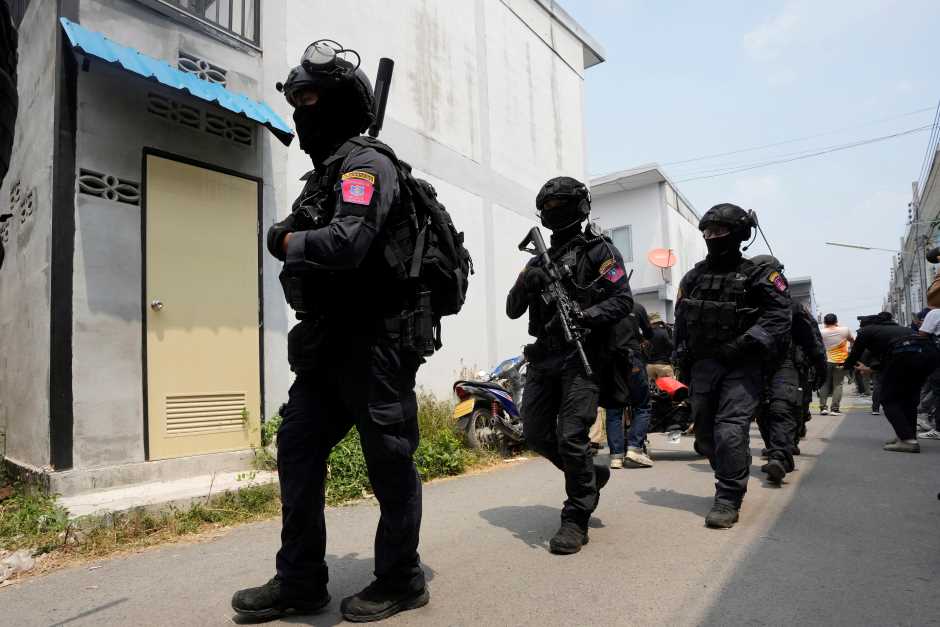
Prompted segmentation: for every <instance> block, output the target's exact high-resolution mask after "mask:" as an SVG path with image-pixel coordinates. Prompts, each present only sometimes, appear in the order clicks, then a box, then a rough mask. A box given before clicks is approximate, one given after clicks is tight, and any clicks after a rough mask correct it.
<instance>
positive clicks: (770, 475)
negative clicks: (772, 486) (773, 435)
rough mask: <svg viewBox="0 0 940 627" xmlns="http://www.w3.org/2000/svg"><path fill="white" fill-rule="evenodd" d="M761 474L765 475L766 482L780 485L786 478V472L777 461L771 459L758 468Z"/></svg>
mask: <svg viewBox="0 0 940 627" xmlns="http://www.w3.org/2000/svg"><path fill="white" fill-rule="evenodd" d="M760 469H761V472H765V473H767V480H768V481H770V482H771V483H776V484H777V485H780V484H781V483H783V478H784V477H786V476H787V470H786V468H784V467H783V463H782V462H781V461H780V460H779V459H772V460H770V461H769V462H767V463H766V464H764V465H763V466H761V467H760Z"/></svg>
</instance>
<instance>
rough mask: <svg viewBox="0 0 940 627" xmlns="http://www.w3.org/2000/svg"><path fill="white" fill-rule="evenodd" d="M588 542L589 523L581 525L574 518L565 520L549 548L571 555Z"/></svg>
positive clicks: (558, 552)
mask: <svg viewBox="0 0 940 627" xmlns="http://www.w3.org/2000/svg"><path fill="white" fill-rule="evenodd" d="M608 476H609V473H608ZM587 543H588V531H587V525H579V524H578V523H576V522H574V521H573V520H563V521H561V527H559V529H558V532H557V533H556V534H555V535H554V536H553V537H552V539H551V540H550V541H549V543H548V549H549V550H550V551H551V552H552V553H554V554H555V555H571V554H572V553H577V552H578V551H580V550H581V547H582V546H584V545H585V544H587Z"/></svg>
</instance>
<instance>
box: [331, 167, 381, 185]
mask: <svg viewBox="0 0 940 627" xmlns="http://www.w3.org/2000/svg"><path fill="white" fill-rule="evenodd" d="M340 178H341V179H342V180H344V181H346V180H348V179H362V180H363V181H368V182H369V183H371V184H372V185H375V175H374V174H370V173H369V172H363V171H362V170H353V171H352V172H346V173H345V174H343V176H341V177H340Z"/></svg>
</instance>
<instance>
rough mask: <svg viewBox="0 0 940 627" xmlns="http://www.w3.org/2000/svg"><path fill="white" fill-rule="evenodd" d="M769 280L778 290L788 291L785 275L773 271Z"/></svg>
mask: <svg viewBox="0 0 940 627" xmlns="http://www.w3.org/2000/svg"><path fill="white" fill-rule="evenodd" d="M767 280H768V281H769V282H770V283H772V284H773V286H774V287H775V288H777V291H778V292H786V291H787V280H786V279H785V278H783V275H782V274H780V273H779V272H771V273H770V275H769V276H768V277H767Z"/></svg>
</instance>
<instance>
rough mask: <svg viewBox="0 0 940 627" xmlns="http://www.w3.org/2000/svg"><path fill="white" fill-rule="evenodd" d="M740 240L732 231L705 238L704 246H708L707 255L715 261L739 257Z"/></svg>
mask: <svg viewBox="0 0 940 627" xmlns="http://www.w3.org/2000/svg"><path fill="white" fill-rule="evenodd" d="M742 241H744V240H741V239H738V238H737V237H735V234H734V233H733V232H732V233H728V234H727V235H724V236H722V237H713V238H712V239H707V240H705V247H706V248H708V256H709V257H712V258H714V259H715V260H716V261H725V260H731V259H740V258H741V242H742Z"/></svg>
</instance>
